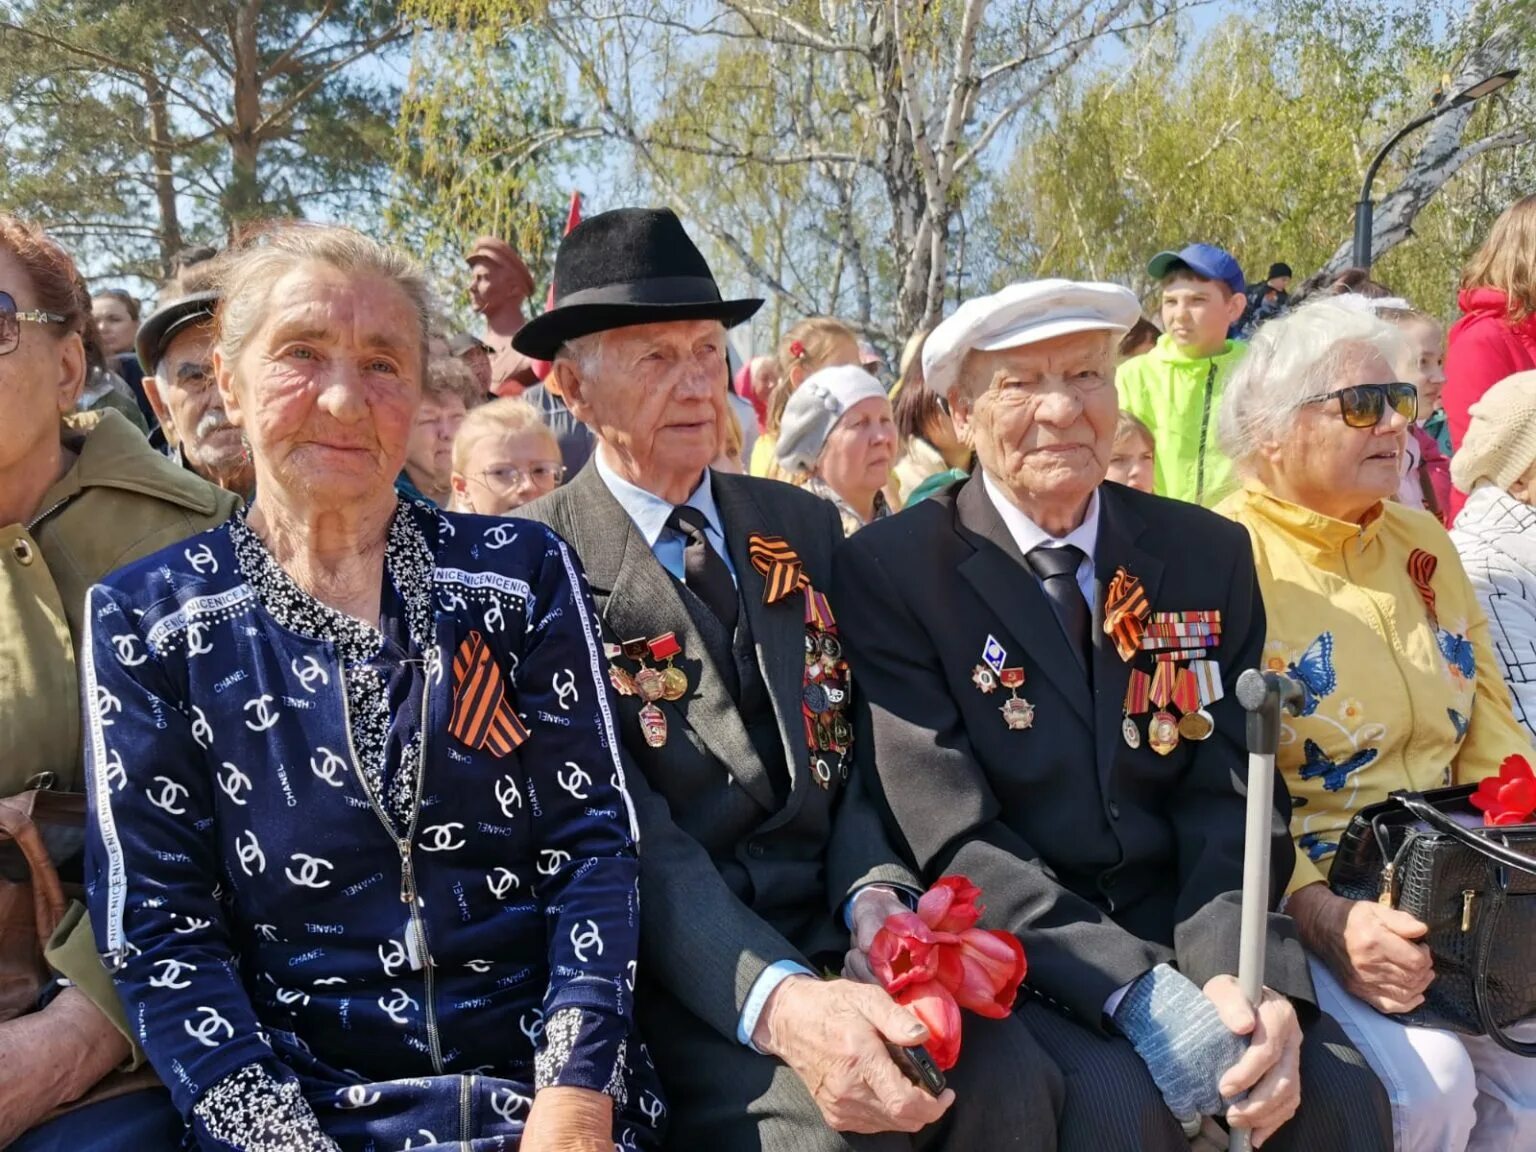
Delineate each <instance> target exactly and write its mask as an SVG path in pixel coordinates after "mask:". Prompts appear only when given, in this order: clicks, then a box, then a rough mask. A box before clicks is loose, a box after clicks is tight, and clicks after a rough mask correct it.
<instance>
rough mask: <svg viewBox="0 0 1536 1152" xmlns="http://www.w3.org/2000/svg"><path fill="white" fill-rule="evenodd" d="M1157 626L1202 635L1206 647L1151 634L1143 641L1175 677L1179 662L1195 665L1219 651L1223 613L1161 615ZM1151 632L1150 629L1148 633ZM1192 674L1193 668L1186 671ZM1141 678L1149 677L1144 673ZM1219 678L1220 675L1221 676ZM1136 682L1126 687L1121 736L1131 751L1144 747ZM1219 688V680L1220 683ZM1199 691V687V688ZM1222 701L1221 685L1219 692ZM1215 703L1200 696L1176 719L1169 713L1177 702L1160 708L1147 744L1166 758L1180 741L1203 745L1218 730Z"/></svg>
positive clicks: (1150, 724) (1149, 725)
mask: <svg viewBox="0 0 1536 1152" xmlns="http://www.w3.org/2000/svg"><path fill="white" fill-rule="evenodd" d="M1152 622H1153V624H1154V625H1163V626H1169V625H1174V626H1176V631H1178V632H1179V633H1182V634H1183V635H1187V636H1200V637H1202V638H1203V644H1204V647H1202V648H1186V647H1184V646H1182V645H1181V644H1180V642H1179V640H1178V639H1177V638H1169V639H1165V640H1159V639H1156V638H1154V637H1152V636H1150V635H1147V636H1144V637H1143V639H1142V641H1141V648H1142V650H1143V651H1150V652H1155V653H1157V663H1158V664H1163V663H1170V664H1172V665H1173V667H1174V669H1175V673H1174V675H1175V677H1177V676H1178V674H1179V673H1178V662H1179V661H1181V660H1183V661H1187V662H1193V661H1195V660H1199V659H1203V658H1204V657H1205V656H1206V655H1207V649H1212V648H1216V647H1218V646H1219V645H1220V644H1221V613H1220V612H1218V611H1211V612H1158V613H1155V614H1154V615H1153V616H1152ZM1148 631H1149V632H1150V631H1151V630H1150V629H1149V630H1148ZM1184 671H1186V672H1188V671H1190V669H1185V670H1184ZM1141 675H1143V676H1145V675H1146V673H1145V672H1143V673H1141ZM1218 675H1219V673H1218ZM1135 683H1136V680H1135V676H1134V675H1133V677H1132V681H1131V684H1130V685H1127V687H1126V703H1125V718H1124V719H1123V720H1121V722H1120V735H1121V736H1122V737H1124V739H1125V742H1126V744H1127V746H1129V747H1131V748H1140V747H1141V730H1140V728H1139V726H1138V725H1137V723H1136V716H1137V715H1138V714H1139V709H1138V710H1137V711H1136V712H1133V711H1131V707H1132V705H1131V694H1132V690H1133V688H1134V685H1135ZM1218 685H1219V681H1218ZM1197 692H1198V688H1197ZM1217 692H1218V698H1219V692H1220V689H1219V686H1218V689H1217ZM1215 702H1216V701H1215V700H1209V701H1207V700H1205V699H1203V697H1199V696H1197V703H1196V705H1195V707H1193V708H1190V709H1187V710H1184V711H1183V713H1182V714H1181V715H1179V716H1175V715H1174V714H1173V712H1171V711H1170V710H1169V706H1170V704H1172V703H1173V701H1172V700H1171V699H1170V700H1167V701H1164V702H1162V703H1160V704H1158V705H1157V709H1158V710H1157V711H1156V712H1154V713H1153V714H1152V715H1151V716H1150V717H1149V718H1148V720H1147V744H1148V746H1149V747H1151V749H1152V750H1153V751H1154V752H1156V753H1157V754H1158V755H1159V756H1166V755H1168V754H1169V753H1170V752H1172V751H1173V750H1174V749H1175V748H1177V747H1178V746H1179V740H1180V739H1181V738H1182V739H1184V740H1192V741H1195V742H1197V743H1198V742H1199V741H1201V740H1208V739H1210V737H1211V733H1213V732H1215V731H1216V721H1215V719H1214V718H1213V717H1212V716H1211V714H1210V713H1209V712H1208V711H1206V707H1205V706H1206V705H1207V704H1208V703H1209V704H1214V703H1215Z"/></svg>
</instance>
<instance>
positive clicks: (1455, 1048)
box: [1311, 957, 1536, 1152]
mask: <svg viewBox="0 0 1536 1152" xmlns="http://www.w3.org/2000/svg"><path fill="white" fill-rule="evenodd" d="M1311 962H1312V980H1313V983H1314V984H1315V985H1316V986H1317V1003H1318V1006H1319V1007H1320V1008H1322V1010H1323V1011H1324V1012H1326V1013H1328V1015H1330V1016H1332V1017H1333V1018H1334V1019H1335V1020H1337V1021H1338V1022H1339V1024H1340V1026H1341V1027H1342V1028H1343V1029H1344V1031H1345V1033H1346V1034H1347V1035H1348V1036H1349V1038H1350V1040H1352V1041H1354V1044H1355V1047H1356V1048H1358V1049H1360V1052H1361V1054H1362V1055H1363V1056H1364V1057H1365V1059H1366V1062H1367V1063H1369V1064H1370V1066H1371V1069H1372V1071H1374V1072H1375V1073H1376V1075H1377V1076H1378V1077H1379V1078H1380V1079H1381V1083H1382V1085H1383V1087H1385V1088H1386V1090H1387V1096H1388V1097H1389V1098H1390V1099H1391V1101H1392V1138H1393V1146H1394V1147H1395V1148H1396V1149H1397V1152H1536V1059H1527V1058H1525V1057H1523V1056H1516V1055H1515V1054H1514V1053H1513V1052H1509V1051H1506V1050H1505V1049H1503V1048H1500V1047H1499V1046H1498V1045H1497V1044H1496V1043H1494V1042H1493V1041H1492V1040H1490V1039H1488V1038H1487V1037H1486V1036H1462V1035H1459V1034H1457V1033H1454V1032H1444V1031H1441V1030H1440V1029H1438V1028H1410V1027H1408V1026H1406V1025H1403V1024H1400V1023H1398V1022H1397V1021H1396V1020H1394V1019H1393V1018H1392V1017H1390V1016H1383V1015H1382V1014H1381V1013H1380V1012H1378V1011H1376V1009H1374V1008H1372V1007H1371V1006H1370V1005H1369V1004H1366V1003H1365V1002H1364V1001H1362V1000H1357V999H1355V997H1353V996H1351V995H1350V994H1349V993H1348V992H1346V991H1344V988H1343V986H1342V985H1341V984H1340V983H1339V982H1338V980H1336V979H1335V978H1334V976H1333V973H1332V972H1330V971H1328V969H1327V967H1326V966H1325V965H1324V964H1323V963H1322V962H1321V961H1319V960H1318V959H1317V958H1316V957H1311ZM1509 1032H1510V1034H1511V1035H1512V1036H1514V1037H1515V1038H1516V1039H1518V1040H1522V1041H1530V1040H1536V1018H1533V1019H1528V1020H1525V1021H1523V1022H1522V1023H1520V1024H1517V1025H1515V1026H1514V1027H1512V1028H1510V1029H1509Z"/></svg>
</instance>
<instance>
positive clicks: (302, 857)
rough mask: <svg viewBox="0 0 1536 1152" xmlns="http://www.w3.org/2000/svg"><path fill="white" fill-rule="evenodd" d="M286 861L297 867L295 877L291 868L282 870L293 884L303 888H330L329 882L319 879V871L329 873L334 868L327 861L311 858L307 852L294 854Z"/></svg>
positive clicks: (315, 857)
mask: <svg viewBox="0 0 1536 1152" xmlns="http://www.w3.org/2000/svg"><path fill="white" fill-rule="evenodd" d="M288 859H290V860H293V861H295V862H296V863H298V865H299V873H298V875H297V876H295V875H294V872H293V869H292V868H285V869H283V871H284V873H286V874H287V876H288V879H289V880H292V881H293V882H294V883H295V884H299V885H302V886H303V887H305V888H326V887H329V886H330V883H331V882H330V881H329V880H322V879H320V869H322V868H324V869H325V870H326V871H327V872H329V871H330V870H331V869H332V868H334V867H335V865H333V864H332V863H331V862H330V861H329V860H324V859H321V858H320V857H319V856H311V855H310V854H309V853H308V852H295V853H293V855H291V856H289V857H288Z"/></svg>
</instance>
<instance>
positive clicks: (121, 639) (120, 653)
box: [112, 632, 149, 668]
mask: <svg viewBox="0 0 1536 1152" xmlns="http://www.w3.org/2000/svg"><path fill="white" fill-rule="evenodd" d="M138 642H139V638H138V637H137V636H135V635H134V634H133V633H132V632H124V633H123V634H122V635H121V636H114V637H112V646H113V647H114V648H116V649H117V662H118V663H119V664H121V665H122V666H123V667H124V668H137V667H138V666H139V665H140V664H142V663H144V662H145V661H146V660H148V659H149V657H148V656H143V655H140V654H139V652H138V650H137V649H136V648H135V647H134V645H135V644H137V643H138Z"/></svg>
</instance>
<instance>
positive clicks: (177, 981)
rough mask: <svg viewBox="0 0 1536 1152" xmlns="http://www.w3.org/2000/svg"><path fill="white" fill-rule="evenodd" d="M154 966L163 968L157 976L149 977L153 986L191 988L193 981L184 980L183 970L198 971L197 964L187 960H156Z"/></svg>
mask: <svg viewBox="0 0 1536 1152" xmlns="http://www.w3.org/2000/svg"><path fill="white" fill-rule="evenodd" d="M153 966H154V967H156V968H159V969H162V971H161V972H160V973H159V974H158V975H155V976H151V977H150V978H149V986H150V987H151V988H190V987H192V981H190V980H183V979H182V978H181V974H182V973H183V972H196V971H197V965H196V964H188V963H187V962H186V961H185V960H156V961H155V963H154V965H153Z"/></svg>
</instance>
